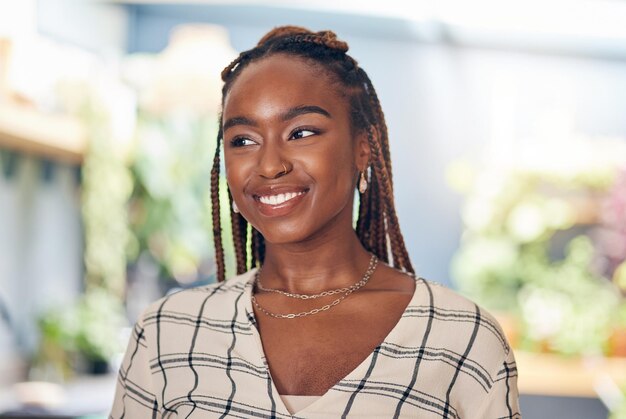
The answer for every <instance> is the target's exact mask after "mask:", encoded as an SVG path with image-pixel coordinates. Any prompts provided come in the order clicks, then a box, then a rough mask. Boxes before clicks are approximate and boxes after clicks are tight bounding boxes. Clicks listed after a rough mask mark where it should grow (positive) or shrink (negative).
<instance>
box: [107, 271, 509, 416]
mask: <svg viewBox="0 0 626 419" xmlns="http://www.w3.org/2000/svg"><path fill="white" fill-rule="evenodd" d="M254 273H255V270H251V271H249V272H247V273H245V274H243V275H239V276H237V277H234V278H232V279H230V280H228V281H226V282H222V283H219V284H213V285H209V286H205V287H200V288H194V289H189V290H185V291H181V292H178V293H176V294H173V295H170V296H168V297H165V298H163V299H161V300H159V301H157V302H156V303H153V304H152V305H151V306H150V307H148V309H147V310H146V311H145V312H144V314H143V316H142V317H141V318H140V319H139V320H138V322H137V324H136V325H135V327H134V331H133V334H132V336H131V339H130V342H129V344H128V349H127V351H126V355H125V357H124V361H123V363H122V366H121V368H120V371H119V375H118V384H117V389H116V394H115V400H114V404H113V408H112V411H111V414H110V416H109V417H110V418H131V419H136V418H137V419H138V418H190V417H191V418H214V417H215V418H217V417H220V418H225V417H233V418H254V417H256V418H339V417H342V418H345V417H350V418H392V417H394V418H424V419H428V418H447V419H448V418H449V419H458V418H481V419H484V418H489V419H491V418H493V419H495V418H520V417H521V415H520V411H519V406H518V393H517V369H516V366H515V360H514V357H513V351H512V350H511V349H510V347H509V345H508V343H507V341H506V338H505V337H504V335H503V333H502V331H501V329H500V326H499V325H498V323H497V322H496V321H495V320H494V319H493V317H491V315H490V314H489V313H487V312H486V311H484V310H482V309H481V308H479V307H478V306H477V305H475V304H474V303H472V302H470V301H468V300H467V299H465V298H463V297H461V296H459V295H457V294H456V293H455V292H453V291H451V290H449V289H447V288H445V287H443V286H441V285H437V284H434V283H430V282H427V281H425V280H423V279H421V278H419V279H416V281H417V284H416V287H415V293H414V295H413V297H412V298H411V301H410V302H409V305H408V306H407V308H406V309H405V311H404V313H403V315H402V317H401V318H400V320H399V321H398V323H397V324H396V325H395V326H394V328H393V329H392V330H391V332H390V333H389V335H388V336H387V337H386V338H385V340H384V341H383V342H382V343H381V344H380V345H379V346H377V347H376V348H375V349H374V351H373V352H372V353H371V354H370V355H369V356H368V357H367V358H366V359H365V360H364V361H363V362H362V363H361V364H360V365H359V366H358V367H357V368H356V369H354V370H353V371H352V372H350V373H349V374H348V375H347V376H346V377H345V378H343V379H342V380H340V381H339V382H338V383H336V384H335V385H334V386H333V387H332V388H330V389H329V390H328V391H327V392H326V393H325V394H324V395H323V396H321V397H320V398H319V399H318V400H316V401H315V402H313V403H312V404H311V405H309V406H307V407H306V408H304V409H302V410H300V411H298V412H295V414H293V415H291V414H290V413H289V411H288V410H287V408H286V407H285V406H284V404H283V402H282V400H281V398H280V396H279V395H278V393H277V391H276V387H275V386H274V383H273V382H272V378H271V376H270V373H269V370H268V366H267V362H266V359H265V356H264V353H263V348H262V345H261V338H260V336H259V333H258V330H257V328H256V321H255V317H254V312H253V310H252V303H251V300H250V297H251V293H252V288H253V281H254Z"/></svg>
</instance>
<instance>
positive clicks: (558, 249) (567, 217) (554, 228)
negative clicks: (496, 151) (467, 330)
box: [452, 165, 626, 354]
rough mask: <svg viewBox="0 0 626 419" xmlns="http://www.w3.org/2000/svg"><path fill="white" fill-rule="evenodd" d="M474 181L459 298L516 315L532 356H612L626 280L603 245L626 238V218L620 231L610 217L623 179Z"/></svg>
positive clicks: (557, 176) (574, 175) (482, 177)
mask: <svg viewBox="0 0 626 419" xmlns="http://www.w3.org/2000/svg"><path fill="white" fill-rule="evenodd" d="M465 169H466V168H465ZM465 173H466V174H467V173H468V172H467V170H466V172H465ZM470 174H471V175H470V176H465V180H464V182H465V183H464V188H465V189H464V192H465V193H466V194H467V198H466V202H465V205H464V208H463V212H462V217H463V221H464V232H463V235H462V238H461V246H460V248H459V250H458V251H457V254H456V255H455V257H454V260H453V263H452V274H453V277H454V279H455V281H456V283H457V285H458V286H459V288H460V290H461V291H462V292H465V293H466V294H468V295H470V296H471V297H473V298H474V299H476V300H477V301H479V302H480V303H481V304H483V305H485V306H486V307H488V308H490V309H492V310H496V311H501V312H510V313H512V314H514V315H516V316H517V317H518V319H519V321H520V324H521V326H522V330H521V336H522V338H521V342H519V344H520V345H521V346H522V347H525V348H526V349H533V350H549V351H555V352H559V353H563V354H581V353H585V354H589V353H595V354H597V353H606V352H607V351H608V350H609V348H608V341H609V338H610V336H611V333H612V331H613V330H614V328H615V327H616V324H618V323H619V315H618V313H620V312H622V311H623V310H624V307H626V303H625V302H624V299H623V298H622V296H621V294H620V292H619V289H618V287H616V286H615V285H616V284H618V279H619V278H621V273H620V272H621V271H619V270H618V269H616V265H617V263H614V261H613V259H610V260H611V263H606V261H607V260H609V258H608V256H607V255H606V254H605V253H606V252H605V249H607V248H610V247H611V246H607V245H603V244H602V241H601V239H602V238H603V237H605V236H607V233H606V232H607V231H610V232H611V234H610V237H611V238H613V239H614V238H615V234H613V232H614V231H618V230H619V231H622V230H623V229H624V228H625V222H624V219H625V218H623V217H622V218H619V221H618V222H616V223H613V224H611V223H608V222H606V220H605V218H604V217H605V214H606V211H603V208H604V207H603V205H604V206H606V203H607V202H613V201H615V202H617V201H619V202H622V200H621V197H624V196H626V195H625V194H626V191H625V190H624V189H623V188H621V189H620V190H619V191H617V188H615V187H614V185H616V184H617V183H618V182H619V171H616V170H612V169H610V167H608V166H606V165H605V166H604V167H601V169H599V170H596V169H595V168H594V169H593V170H587V171H583V170H581V171H578V172H577V171H574V172H571V171H570V172H569V173H558V172H552V173H546V172H542V171H538V170H533V169H529V168H508V169H503V168H499V169H493V168H489V167H487V168H485V169H484V170H483V171H480V172H473V173H470ZM467 178H469V179H471V180H472V181H471V182H468V181H467V180H466V179H467ZM615 194H619V197H620V199H618V198H617V197H616V196H614V195H615ZM611 200H612V201H611ZM613 206H615V205H613ZM620 208H622V207H620ZM620 211H621V209H620ZM614 219H615V218H612V220H614ZM599 233H602V234H599ZM624 237H626V236H624ZM612 243H613V242H612ZM624 244H625V245H626V240H624ZM620 257H621V261H622V262H623V260H624V254H622V255H620ZM617 267H619V265H617ZM613 276H615V282H614V283H613V282H611V278H612V277H613Z"/></svg>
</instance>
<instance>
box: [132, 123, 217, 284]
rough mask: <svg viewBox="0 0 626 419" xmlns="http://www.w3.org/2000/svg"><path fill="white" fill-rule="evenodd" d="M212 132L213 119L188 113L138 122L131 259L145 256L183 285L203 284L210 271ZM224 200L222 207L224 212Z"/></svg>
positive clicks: (133, 167)
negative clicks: (146, 254)
mask: <svg viewBox="0 0 626 419" xmlns="http://www.w3.org/2000/svg"><path fill="white" fill-rule="evenodd" d="M215 131H216V122H215V121H214V120H213V119H207V118H200V117H196V116H192V115H188V116H185V115H181V114H179V115H161V116H154V115H149V114H147V113H143V114H142V115H141V116H140V118H139V123H138V129H137V138H136V149H135V152H134V159H133V162H132V165H131V169H132V174H133V181H134V189H133V192H132V197H131V200H130V221H131V224H130V226H131V229H132V233H133V241H132V246H131V249H130V250H131V254H130V259H131V260H134V259H135V258H137V257H138V256H139V255H140V254H143V253H149V254H150V256H151V257H152V259H153V260H155V261H156V262H157V263H158V265H159V267H160V271H161V277H166V278H175V279H176V280H177V281H179V282H181V283H193V282H195V281H207V279H208V278H209V276H210V275H211V274H213V271H214V269H213V268H214V266H213V243H212V240H211V235H210V231H211V230H212V219H211V209H210V173H209V171H210V167H211V164H212V160H213V153H214V150H215V137H216V134H215ZM222 182H224V180H223V179H222ZM222 189H225V188H224V187H223V188H222ZM226 198H227V197H226V196H223V197H222V202H223V204H222V206H223V207H225V208H228V201H226V200H225V199H226ZM224 226H225V227H226V228H227V227H228V224H224Z"/></svg>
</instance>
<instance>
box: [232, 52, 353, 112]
mask: <svg viewBox="0 0 626 419" xmlns="http://www.w3.org/2000/svg"><path fill="white" fill-rule="evenodd" d="M300 105H318V106H322V107H324V108H329V109H328V110H329V111H330V112H331V113H332V112H333V110H334V111H335V113H337V112H346V109H345V108H346V100H345V98H344V96H343V95H342V94H341V85H340V84H339V83H337V82H336V81H334V80H333V79H332V78H331V76H330V75H329V74H328V72H327V71H326V70H325V69H324V68H323V67H321V65H320V64H317V63H314V62H311V61H308V60H305V59H303V58H299V57H293V56H287V55H283V54H276V55H272V56H270V57H267V58H263V59H261V60H259V61H255V62H253V63H251V64H249V65H248V66H247V67H246V68H244V69H243V70H242V72H241V74H239V76H238V77H237V79H236V80H235V81H234V82H233V85H232V86H231V88H230V90H229V92H228V93H227V95H226V97H225V99H224V108H223V114H224V119H226V117H227V115H230V116H233V115H240V114H242V115H243V114H246V115H252V114H254V115H257V116H258V117H263V116H264V115H263V114H268V115H267V116H269V114H271V113H272V111H275V112H277V111H280V110H281V109H286V108H291V107H294V106H300Z"/></svg>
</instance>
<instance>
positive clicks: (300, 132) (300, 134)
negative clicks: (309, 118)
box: [289, 128, 319, 140]
mask: <svg viewBox="0 0 626 419" xmlns="http://www.w3.org/2000/svg"><path fill="white" fill-rule="evenodd" d="M315 134H319V132H318V131H316V130H313V129H309V128H298V129H297V130H295V131H294V132H293V133H291V136H290V137H289V139H290V140H291V139H293V140H299V139H301V138H306V137H310V136H311V135H315Z"/></svg>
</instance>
